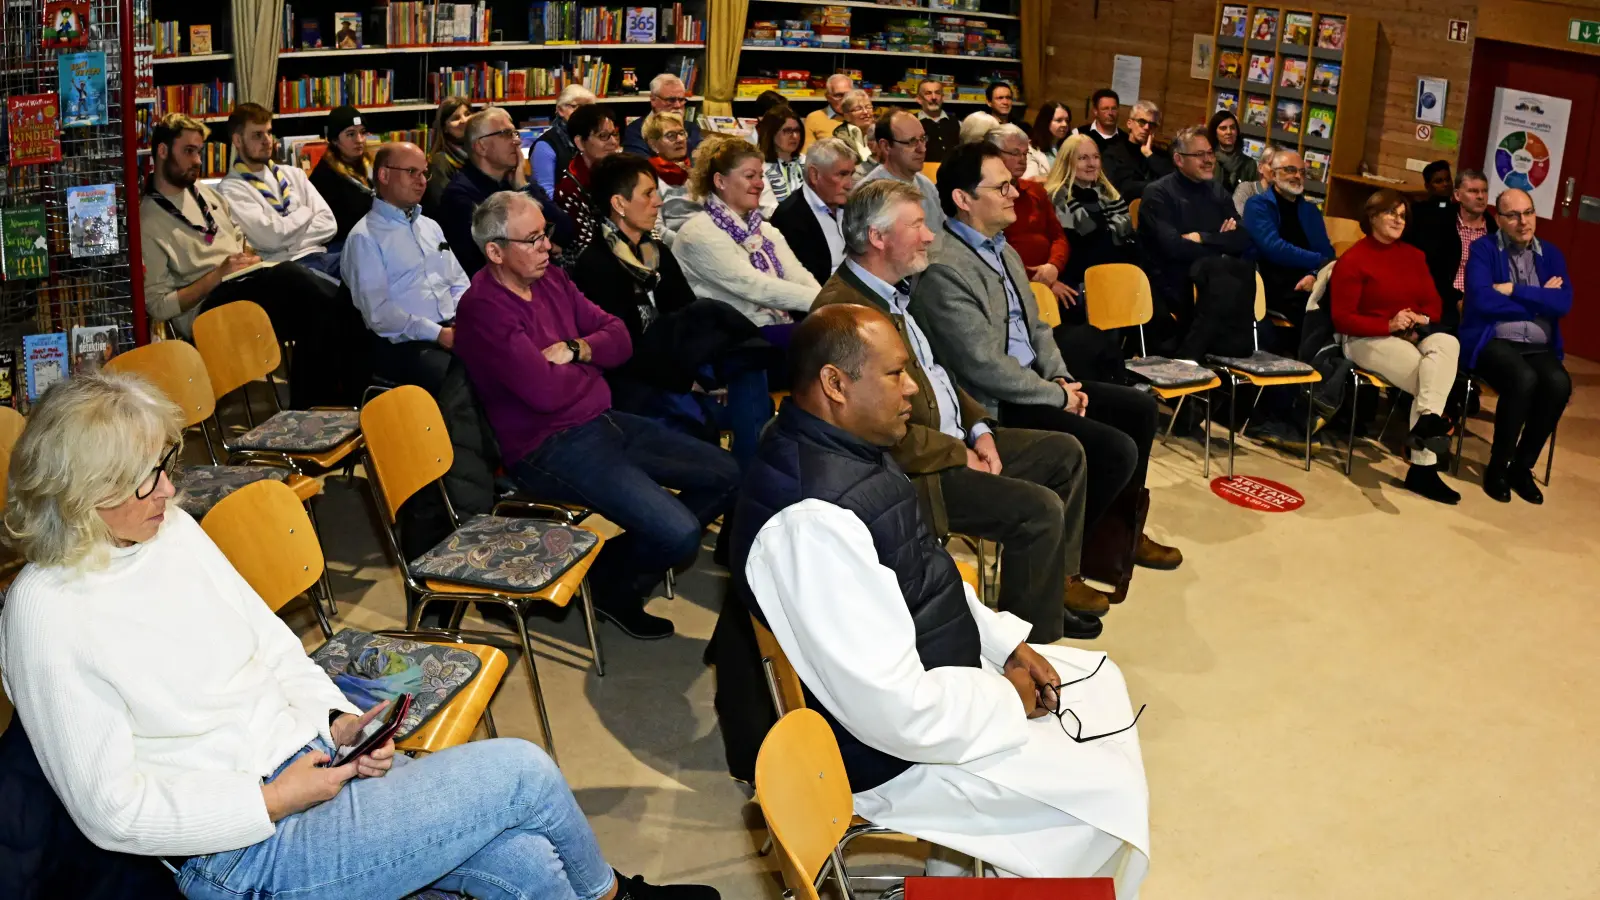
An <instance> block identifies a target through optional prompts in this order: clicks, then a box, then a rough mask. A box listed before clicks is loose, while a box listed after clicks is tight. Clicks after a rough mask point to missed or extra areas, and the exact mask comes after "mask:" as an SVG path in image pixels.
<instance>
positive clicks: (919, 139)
mask: <svg viewBox="0 0 1600 900" xmlns="http://www.w3.org/2000/svg"><path fill="white" fill-rule="evenodd" d="M889 143H891V144H900V145H901V146H904V147H926V146H928V136H927V135H925V134H922V135H918V136H916V137H914V138H908V139H907V140H903V141H902V140H900V139H899V138H893V137H892V138H889Z"/></svg>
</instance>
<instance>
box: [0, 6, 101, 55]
mask: <svg viewBox="0 0 1600 900" xmlns="http://www.w3.org/2000/svg"><path fill="white" fill-rule="evenodd" d="M11 5H12V6H15V4H11ZM43 37H44V41H43V43H44V46H45V47H46V48H47V49H51V50H67V49H71V48H73V47H87V46H89V3H88V0H49V2H47V3H46V4H45V5H44V35H43Z"/></svg>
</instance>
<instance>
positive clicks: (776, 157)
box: [756, 104, 806, 216]
mask: <svg viewBox="0 0 1600 900" xmlns="http://www.w3.org/2000/svg"><path fill="white" fill-rule="evenodd" d="M805 140H806V126H805V123H803V122H802V121H800V115H799V114H798V113H796V112H795V111H794V110H793V109H791V108H789V105H788V104H784V105H782V106H775V107H773V108H772V109H770V110H768V111H767V114H766V115H764V116H762V117H761V122H760V124H758V125H756V141H757V143H758V145H759V146H760V147H761V154H762V155H763V156H765V157H766V158H767V165H766V175H767V187H766V190H765V191H763V193H762V197H761V212H762V213H763V214H765V215H768V216H770V215H772V213H773V211H774V210H776V209H777V208H778V204H779V203H782V202H783V201H784V199H785V198H787V197H788V196H789V195H790V194H792V193H794V192H795V191H798V190H800V188H801V186H802V185H804V184H805V183H806V156H805V154H804V153H802V152H800V148H801V146H802V145H803V144H805Z"/></svg>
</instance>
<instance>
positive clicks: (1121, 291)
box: [1083, 263, 1222, 478]
mask: <svg viewBox="0 0 1600 900" xmlns="http://www.w3.org/2000/svg"><path fill="white" fill-rule="evenodd" d="M1083 303H1084V312H1085V314H1086V315H1087V316H1088V319H1089V324H1090V325H1093V326H1094V327H1096V328H1098V329H1100V330H1101V331H1110V330H1112V329H1115V328H1137V329H1138V330H1139V355H1140V356H1141V357H1142V356H1145V355H1146V351H1145V343H1144V326H1145V323H1146V322H1149V321H1150V317H1151V315H1153V313H1154V309H1155V301H1154V299H1153V298H1152V297H1151V295H1150V279H1149V278H1148V277H1147V276H1146V275H1145V274H1144V270H1143V269H1141V268H1139V267H1138V266H1135V265H1132V264H1131V263H1105V264H1102V265H1098V266H1090V267H1089V268H1088V269H1087V270H1085V271H1084V273H1083ZM1221 386H1222V379H1221V378H1219V377H1217V376H1215V375H1213V376H1212V377H1211V380H1209V381H1203V382H1201V383H1199V384H1191V385H1183V386H1181V387H1171V388H1164V387H1160V386H1157V385H1151V386H1150V392H1151V393H1152V394H1154V395H1155V396H1157V397H1159V398H1160V399H1162V400H1166V401H1168V402H1171V401H1173V400H1176V401H1177V405H1176V406H1174V407H1173V410H1172V418H1171V419H1170V420H1169V421H1168V422H1167V430H1166V432H1165V433H1164V434H1163V435H1162V436H1161V442H1162V443H1163V444H1165V443H1166V442H1167V440H1168V439H1169V438H1170V437H1171V436H1172V427H1173V425H1175V424H1176V423H1177V421H1178V413H1179V412H1181V411H1182V410H1183V403H1184V401H1185V400H1186V399H1188V398H1189V397H1191V396H1192V397H1194V398H1195V401H1196V402H1198V403H1204V404H1205V405H1206V424H1205V473H1204V474H1205V477H1207V478H1209V477H1211V397H1210V395H1209V394H1208V393H1207V392H1208V391H1210V390H1211V389H1212V388H1217V387H1221Z"/></svg>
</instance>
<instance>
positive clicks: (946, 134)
mask: <svg viewBox="0 0 1600 900" xmlns="http://www.w3.org/2000/svg"><path fill="white" fill-rule="evenodd" d="M917 121H918V122H921V123H922V132H923V134H926V135H927V136H928V155H927V156H926V157H924V162H931V163H939V162H944V157H945V154H947V153H949V152H950V151H951V150H954V149H955V148H956V145H958V144H960V143H961V123H960V122H957V121H956V117H955V116H952V115H950V113H949V112H945V114H944V118H942V119H940V120H939V121H937V122H935V121H934V120H932V119H928V118H924V117H923V116H922V114H921V113H918V114H917Z"/></svg>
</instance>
